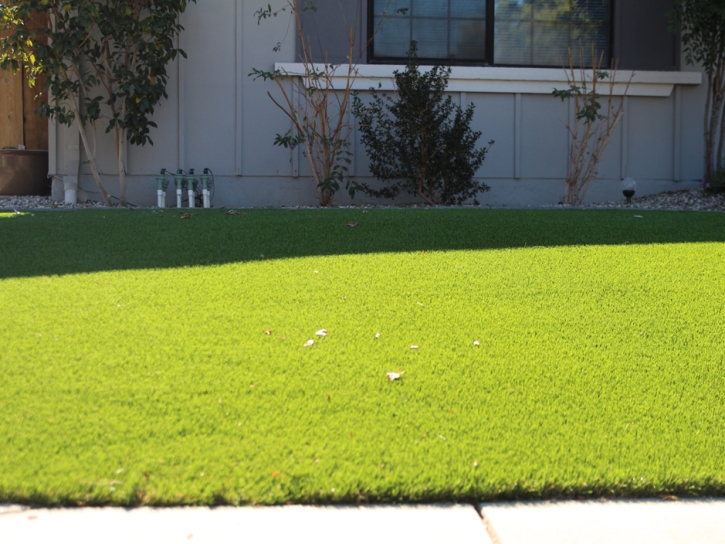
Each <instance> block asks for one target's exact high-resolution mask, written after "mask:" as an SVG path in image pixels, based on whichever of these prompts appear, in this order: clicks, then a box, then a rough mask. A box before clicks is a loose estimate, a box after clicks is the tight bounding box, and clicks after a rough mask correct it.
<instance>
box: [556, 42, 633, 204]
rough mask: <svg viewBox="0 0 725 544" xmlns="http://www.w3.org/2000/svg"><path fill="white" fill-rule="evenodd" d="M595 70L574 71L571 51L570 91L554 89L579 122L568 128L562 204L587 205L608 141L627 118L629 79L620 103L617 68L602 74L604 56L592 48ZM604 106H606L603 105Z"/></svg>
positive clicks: (567, 73) (581, 55)
mask: <svg viewBox="0 0 725 544" xmlns="http://www.w3.org/2000/svg"><path fill="white" fill-rule="evenodd" d="M579 58H580V59H583V58H584V48H583V47H582V46H581V45H580V46H579ZM591 58H592V67H591V69H586V68H584V67H581V68H575V67H574V55H573V54H572V51H571V49H569V66H568V67H567V68H566V78H567V83H568V84H569V88H568V89H565V90H558V89H555V90H554V92H553V94H554V96H558V97H559V98H561V100H562V101H565V100H567V99H571V100H574V111H575V112H576V118H575V120H574V123H573V124H572V125H570V126H567V130H568V131H569V134H570V135H571V146H570V148H569V170H568V173H567V176H566V179H565V180H564V194H563V196H562V203H563V204H571V205H578V204H581V203H582V202H583V201H584V197H585V196H586V192H587V189H589V184H590V183H591V181H592V179H593V178H594V176H595V175H596V173H597V165H598V164H599V161H600V160H601V158H602V154H603V153H604V150H605V148H606V147H607V144H608V143H609V139H610V138H611V137H612V134H613V133H614V130H615V129H616V128H617V125H618V124H619V122H620V121H621V120H622V117H623V116H624V98H625V96H627V93H628V92H629V86H630V84H631V82H632V77H631V76H630V78H629V80H628V81H627V83H626V85H625V88H624V92H623V94H622V96H621V99H617V97H615V85H616V79H617V64H616V63H615V65H614V67H613V68H612V69H611V70H609V71H605V70H602V65H603V63H604V53H603V52H602V53H600V54H598V55H597V52H596V49H595V47H594V45H592V56H591ZM602 86H604V87H605V89H606V90H605V94H604V95H603V96H602V95H600V88H601V87H602ZM602 102H605V103H604V106H603V105H602Z"/></svg>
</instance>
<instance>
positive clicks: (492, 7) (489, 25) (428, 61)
mask: <svg viewBox="0 0 725 544" xmlns="http://www.w3.org/2000/svg"><path fill="white" fill-rule="evenodd" d="M485 1H486V40H485V43H486V51H485V55H484V56H483V59H482V60H458V59H451V58H447V59H435V58H424V57H418V62H419V64H420V65H422V66H430V65H434V64H441V65H446V66H489V67H500V68H561V65H541V64H498V63H496V62H495V59H494V55H493V53H494V47H495V43H494V38H495V24H496V16H495V15H496V0H485ZM617 1H618V0H610V2H609V14H608V16H609V19H608V21H607V22H608V24H609V29H608V36H607V39H608V40H609V47H608V49H609V51H608V52H607V54H606V55H605V58H604V66H605V67H607V68H609V67H610V66H611V65H612V59H613V58H614V37H615V36H614V25H615V6H614V5H615V3H616V2H617ZM367 8H368V9H367V11H368V13H367V40H368V42H367V43H368V45H367V60H368V64H401V62H405V61H406V58H405V57H384V56H377V57H376V56H375V40H374V36H373V32H374V29H375V0H367ZM448 24H449V25H450V17H449V19H448ZM449 40H450V34H449ZM588 67H589V66H585V68H588Z"/></svg>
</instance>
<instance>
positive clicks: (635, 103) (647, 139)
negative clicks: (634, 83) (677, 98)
mask: <svg viewBox="0 0 725 544" xmlns="http://www.w3.org/2000/svg"><path fill="white" fill-rule="evenodd" d="M673 101H674V97H669V98H649V97H648V98H642V97H631V98H630V99H629V121H628V123H627V126H628V128H629V135H628V139H627V141H628V148H627V172H626V174H627V176H629V177H633V178H634V179H672V177H673V171H672V165H673V161H672V153H673V143H674V135H673V129H674V122H675V121H674V103H673Z"/></svg>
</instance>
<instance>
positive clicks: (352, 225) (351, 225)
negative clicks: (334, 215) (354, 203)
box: [347, 221, 358, 227]
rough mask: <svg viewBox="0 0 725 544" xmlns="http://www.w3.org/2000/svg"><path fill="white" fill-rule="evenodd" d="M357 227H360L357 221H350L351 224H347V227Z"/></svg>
mask: <svg viewBox="0 0 725 544" xmlns="http://www.w3.org/2000/svg"><path fill="white" fill-rule="evenodd" d="M357 225H358V224H357V223H356V222H355V221H350V222H349V223H348V224H347V226H348V227H357Z"/></svg>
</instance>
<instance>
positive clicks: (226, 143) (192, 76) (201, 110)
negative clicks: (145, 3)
mask: <svg viewBox="0 0 725 544" xmlns="http://www.w3.org/2000/svg"><path fill="white" fill-rule="evenodd" d="M181 23H182V24H183V25H184V27H185V28H186V30H185V31H184V33H183V34H182V35H181V48H182V49H184V50H185V51H186V54H187V55H188V59H187V61H186V66H185V68H184V82H183V84H184V85H185V96H184V98H185V104H184V110H183V112H182V115H184V116H185V119H184V127H185V138H184V147H185V168H187V169H188V168H196V169H197V171H198V172H201V169H202V168H204V167H206V166H209V167H211V168H212V170H213V171H214V174H215V175H234V172H235V168H234V166H235V165H234V145H235V141H234V140H235V126H234V108H235V106H236V94H235V83H236V79H235V62H234V59H235V56H234V48H235V45H236V39H235V32H236V19H235V9H234V4H233V3H232V2H224V1H222V0H205V1H204V2H200V3H198V4H189V7H188V8H187V10H186V12H185V13H184V14H183V15H182V17H181Z"/></svg>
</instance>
